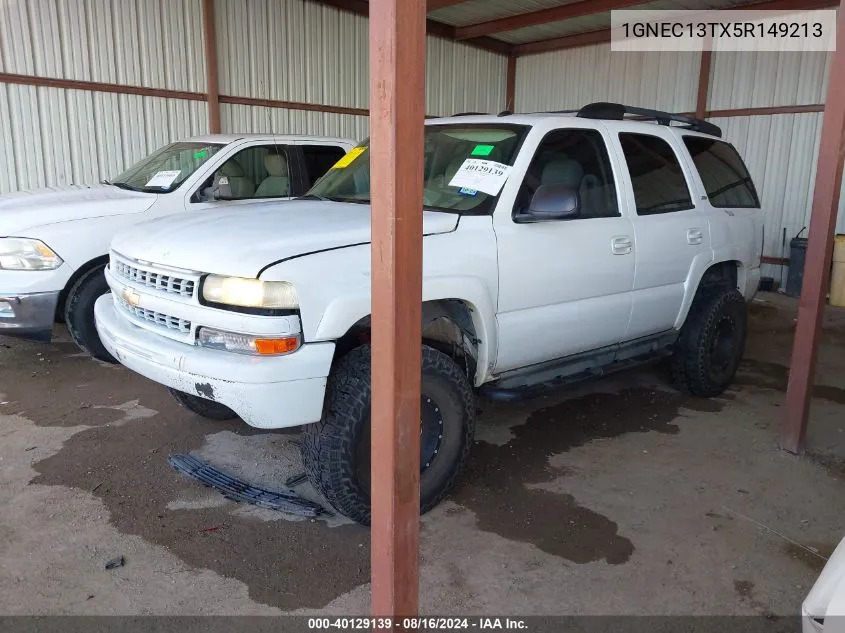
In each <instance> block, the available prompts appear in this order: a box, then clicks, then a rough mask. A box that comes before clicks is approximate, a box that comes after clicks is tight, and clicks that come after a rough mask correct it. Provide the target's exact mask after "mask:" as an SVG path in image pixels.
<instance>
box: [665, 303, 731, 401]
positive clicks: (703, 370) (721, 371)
mask: <svg viewBox="0 0 845 633" xmlns="http://www.w3.org/2000/svg"><path fill="white" fill-rule="evenodd" d="M747 330H748V311H747V306H746V303H745V298H744V297H743V296H742V295H741V294H740V293H739V291H738V290H736V289H735V288H723V287H716V288H709V289H702V290H700V291H699V295H698V296H697V297H696V298H695V300H694V301H693V304H692V307H691V308H690V313H689V316H687V320H686V323H684V326H683V328H681V334H680V338H679V339H678V343H677V347H676V349H675V353H674V355H673V357H672V377H673V379H674V382H675V384H676V385H677V386H678V388H680V389H681V390H683V391H685V392H687V393H689V394H692V395H694V396H701V397H712V396H718V395H719V394H721V393H722V392H723V391H724V390H725V389H726V388H727V387H728V386H729V385H730V384H731V382H732V381H733V379H734V376H735V375H736V371H737V369H738V368H739V363H740V361H741V360H742V355H743V353H744V351H745V339H746V334H747Z"/></svg>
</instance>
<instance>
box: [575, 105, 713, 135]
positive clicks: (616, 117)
mask: <svg viewBox="0 0 845 633" xmlns="http://www.w3.org/2000/svg"><path fill="white" fill-rule="evenodd" d="M626 114H630V115H632V116H635V117H637V118H642V119H649V120H654V121H657V122H658V123H659V124H660V125H669V124H670V122H672V121H675V122H676V123H684V124H686V126H685V127H686V128H687V129H690V130H693V131H695V132H702V133H704V134H710V135H711V136H717V137H719V138H722V128H720V127H719V126H718V125H714V124H713V123H710V122H709V121H703V120H702V119H696V118H695V117H691V116H687V115H685V114H673V113H671V112H662V111H660V110H649V109H648V108H637V107H634V106H627V105H622V104H621V103H606V102H599V103H591V104H589V105H585V106H584V107H583V108H581V109H580V110H578V115H577V116H579V117H581V118H582V119H608V120H611V121H622V120H623V119H624V118H625V115H626Z"/></svg>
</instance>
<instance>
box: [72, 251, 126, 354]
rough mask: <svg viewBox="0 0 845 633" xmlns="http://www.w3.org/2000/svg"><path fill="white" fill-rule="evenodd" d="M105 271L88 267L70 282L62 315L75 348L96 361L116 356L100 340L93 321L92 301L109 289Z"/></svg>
mask: <svg viewBox="0 0 845 633" xmlns="http://www.w3.org/2000/svg"><path fill="white" fill-rule="evenodd" d="M104 270H105V267H104V266H100V267H98V268H95V269H93V270H90V271H88V272H87V273H85V274H84V275H82V277H80V278H79V279H78V280H77V281H76V283H75V284H73V287H71V289H70V291H69V292H68V295H67V300H66V301H65V314H64V317H65V324H66V325H67V329H68V331H69V332H70V337H71V338H72V339H73V342H74V343H76V345H77V347H79V348H80V349H82V350H84V351H86V352H88V353H89V354H91V356H93V357H94V358H96V359H97V360H101V361H105V362H107V363H117V359H116V358H115V357H114V356H112V355H111V354H110V353H109V351H108V350H107V349H106V348H105V346H104V345H103V342H102V341H101V340H100V335H99V334H98V333H97V327H96V325H95V323H94V304H95V303H96V302H97V299H99V298H100V297H102V296H103V295H104V294H108V293H109V292H110V290H109V285H108V283H106V276H105V274H104V273H103V271H104Z"/></svg>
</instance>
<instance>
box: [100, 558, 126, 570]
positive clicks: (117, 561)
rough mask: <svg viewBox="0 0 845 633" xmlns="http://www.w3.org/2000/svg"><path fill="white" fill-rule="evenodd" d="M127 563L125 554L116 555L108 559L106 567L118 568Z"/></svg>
mask: <svg viewBox="0 0 845 633" xmlns="http://www.w3.org/2000/svg"><path fill="white" fill-rule="evenodd" d="M125 564H126V559H125V558H124V557H123V556H116V557H115V558H112V559H111V560H108V561H106V566H105V567H106V569H116V568H118V567H123V566H124V565H125Z"/></svg>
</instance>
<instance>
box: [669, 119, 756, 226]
mask: <svg viewBox="0 0 845 633" xmlns="http://www.w3.org/2000/svg"><path fill="white" fill-rule="evenodd" d="M684 145H686V148H687V150H688V151H689V153H690V156H691V157H692V162H693V163H694V164H695V167H696V169H697V170H698V173H699V175H700V176H701V181H702V182H703V183H704V189H705V191H706V192H707V197H708V199H709V200H710V204H712V205H713V206H714V207H718V208H720V209H757V208H759V207H760V199H759V198H758V196H757V189H756V188H755V187H754V182H753V181H752V180H751V175H750V174H749V173H748V169H747V168H746V167H745V163H744V162H743V161H742V158H741V157H740V155H739V153H738V152H737V151H736V149H734V146H733V145H731V144H730V143H726V142H725V141H719V140H716V139H711V138H704V137H701V136H684Z"/></svg>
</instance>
